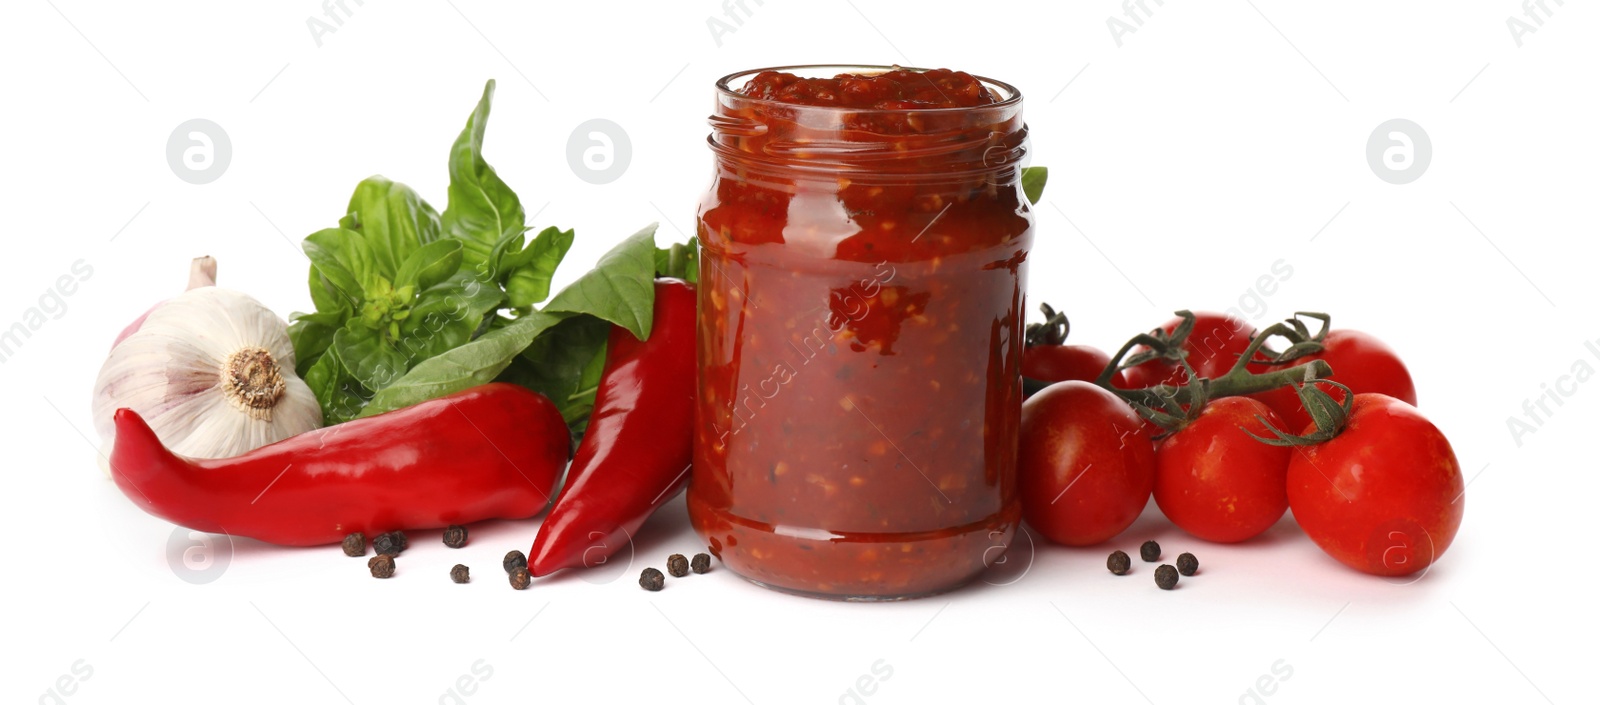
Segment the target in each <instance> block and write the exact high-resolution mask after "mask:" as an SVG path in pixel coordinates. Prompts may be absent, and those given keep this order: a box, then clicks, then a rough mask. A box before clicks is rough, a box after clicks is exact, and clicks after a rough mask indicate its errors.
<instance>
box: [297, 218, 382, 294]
mask: <svg viewBox="0 0 1600 705" xmlns="http://www.w3.org/2000/svg"><path fill="white" fill-rule="evenodd" d="M300 249H302V250H304V251H305V253H306V257H307V258H309V259H310V260H311V266H312V267H313V268H315V269H316V271H317V273H319V274H321V275H322V277H323V278H324V279H327V280H328V283H329V284H332V285H333V288H334V289H336V290H337V291H338V292H339V293H340V294H343V295H344V297H345V298H346V299H349V300H350V301H354V302H359V301H362V300H363V299H365V295H366V290H365V285H366V283H367V281H366V280H367V277H368V276H369V274H370V272H371V269H372V265H371V259H369V257H368V253H367V249H366V243H364V242H362V241H361V233H358V232H355V231H354V230H345V229H343V228H326V229H323V230H318V231H316V232H314V233H311V234H310V235H307V236H306V239H305V241H304V242H301V243H300ZM313 291H314V290H313ZM313 296H315V294H314V293H313Z"/></svg>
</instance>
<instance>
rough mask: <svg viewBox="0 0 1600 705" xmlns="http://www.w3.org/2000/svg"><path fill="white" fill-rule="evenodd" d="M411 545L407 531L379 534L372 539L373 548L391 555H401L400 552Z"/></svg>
mask: <svg viewBox="0 0 1600 705" xmlns="http://www.w3.org/2000/svg"><path fill="white" fill-rule="evenodd" d="M410 545H411V542H409V541H407V540H406V535H405V533H404V532H400V531H390V532H387V533H382V534H378V537H377V538H375V539H373V540H372V550H374V551H377V552H378V553H382V554H387V555H390V556H398V555H400V552H401V551H404V550H406V548H407V547H409V546H410Z"/></svg>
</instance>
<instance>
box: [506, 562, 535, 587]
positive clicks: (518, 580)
mask: <svg viewBox="0 0 1600 705" xmlns="http://www.w3.org/2000/svg"><path fill="white" fill-rule="evenodd" d="M531 582H533V576H531V575H528V569H527V568H525V567H517V568H512V569H511V589H513V590H526V589H528V584H529V583H531Z"/></svg>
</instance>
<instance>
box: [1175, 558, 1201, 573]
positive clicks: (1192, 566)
mask: <svg viewBox="0 0 1600 705" xmlns="http://www.w3.org/2000/svg"><path fill="white" fill-rule="evenodd" d="M1197 570H1200V559H1198V558H1195V557H1194V554H1193V553H1183V554H1179V555H1178V572H1179V573H1183V575H1184V577H1188V576H1190V575H1194V573H1195V571H1197Z"/></svg>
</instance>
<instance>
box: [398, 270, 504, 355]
mask: <svg viewBox="0 0 1600 705" xmlns="http://www.w3.org/2000/svg"><path fill="white" fill-rule="evenodd" d="M502 298H503V297H502V295H501V292H500V288H499V287H497V286H493V285H490V284H485V283H484V282H481V281H478V280H477V279H474V278H473V276H472V274H471V273H469V272H458V273H456V275H455V276H454V277H451V278H450V279H449V280H447V281H444V282H441V283H439V284H437V285H435V286H434V287H433V288H430V289H428V290H426V291H424V292H422V294H421V295H420V296H418V297H417V302H416V303H415V304H413V305H412V307H411V311H410V313H408V314H407V315H406V317H405V320H402V321H400V326H399V327H400V334H399V336H398V338H397V339H396V340H395V341H394V347H395V349H396V350H398V351H399V352H400V354H402V355H404V356H405V357H406V361H407V365H406V368H407V369H410V367H411V366H414V365H415V364H416V363H418V362H420V361H422V360H426V359H428V358H430V357H433V356H435V355H438V354H440V353H443V352H445V351H447V350H450V349H451V348H454V347H457V346H459V345H461V344H463V343H465V342H467V341H468V340H471V339H472V334H473V333H474V332H476V331H477V330H478V326H480V325H482V323H483V317H484V316H485V315H488V314H489V313H490V312H491V311H494V310H495V309H496V308H499V307H500V302H501V300H502Z"/></svg>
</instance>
